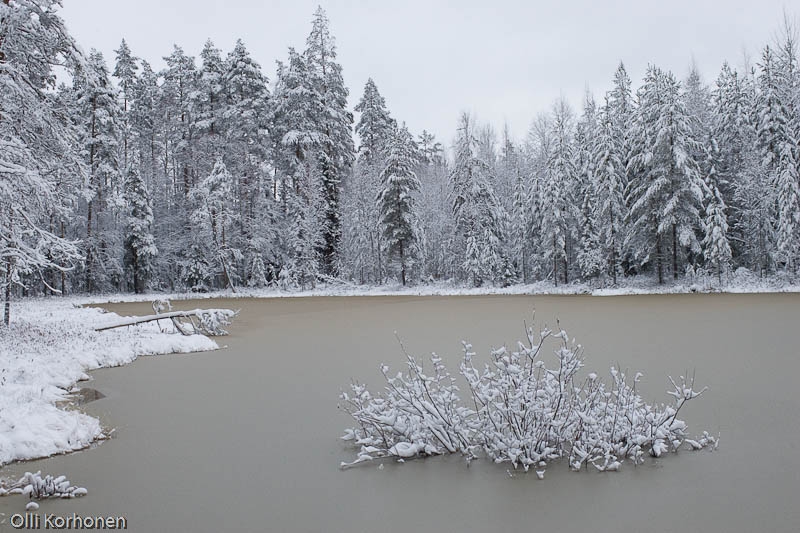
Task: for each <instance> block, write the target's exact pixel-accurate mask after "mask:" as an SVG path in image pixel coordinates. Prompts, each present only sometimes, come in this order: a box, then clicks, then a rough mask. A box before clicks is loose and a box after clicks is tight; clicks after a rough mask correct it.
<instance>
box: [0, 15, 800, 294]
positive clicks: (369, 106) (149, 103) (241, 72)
mask: <svg viewBox="0 0 800 533" xmlns="http://www.w3.org/2000/svg"><path fill="white" fill-rule="evenodd" d="M57 7H58V2H55V1H53V0H40V1H37V2H33V1H31V0H2V1H0V144H2V150H0V179H2V186H0V254H1V255H0V260H2V265H3V269H2V270H3V272H2V282H3V285H4V287H5V288H6V290H7V292H9V291H13V290H17V291H22V290H23V288H24V290H25V291H29V292H32V293H42V292H44V293H50V292H58V291H62V292H64V293H71V292H101V291H102V292H105V291H136V292H142V291H145V290H151V289H155V290H184V289H187V290H193V291H205V290H210V289H213V288H224V287H230V288H235V287H238V286H242V285H246V286H252V287H262V286H266V285H268V284H274V285H277V286H281V287H290V286H291V287H310V286H313V285H314V284H316V283H318V282H320V281H327V280H332V279H337V278H338V279H343V280H349V281H353V282H357V283H369V284H376V283H378V284H379V283H384V282H386V281H387V280H389V279H395V278H396V279H398V280H401V281H402V282H403V283H406V282H411V281H414V282H417V281H420V280H423V281H427V280H431V279H433V280H438V279H454V280H457V281H461V282H466V283H470V284H474V285H482V284H495V285H508V284H512V283H520V282H531V281H536V280H544V279H550V280H553V281H555V282H556V283H568V282H571V281H573V280H594V281H593V282H595V283H607V284H617V283H619V282H621V280H622V278H623V277H624V276H629V275H633V274H640V273H646V274H649V275H652V276H654V277H655V278H657V279H658V281H659V282H663V281H665V280H666V279H669V278H674V279H677V278H679V277H680V276H682V275H683V273H684V272H685V271H686V269H687V268H691V269H694V270H697V269H701V268H702V269H707V270H708V271H710V272H713V273H714V275H716V276H718V277H719V279H720V281H724V279H725V277H726V276H727V274H728V273H729V272H731V271H732V270H733V269H736V268H739V267H744V268H747V269H750V270H752V271H753V272H757V273H759V274H761V275H767V274H774V273H783V272H786V273H789V274H791V275H793V274H795V273H796V270H797V267H798V260H800V179H799V178H798V161H800V157H798V155H800V154H799V152H800V147H799V145H798V139H800V74H799V73H798V63H797V49H796V43H795V41H794V33H793V31H792V27H791V25H790V24H787V25H786V28H785V30H786V31H784V32H783V38H782V40H780V41H779V42H778V43H777V46H770V47H765V48H764V50H763V53H762V54H761V56H760V60H759V61H758V63H757V64H756V65H754V66H753V67H752V68H749V69H746V70H745V71H742V72H737V71H736V70H734V69H733V68H731V67H730V66H729V65H728V64H727V63H726V64H725V65H723V67H722V70H721V72H720V74H719V77H718V78H717V80H716V82H715V83H713V85H712V86H711V87H708V86H706V85H705V84H704V83H703V81H702V80H701V78H700V76H699V74H698V72H697V70H696V69H694V68H693V69H692V70H691V72H690V74H689V76H688V78H687V79H686V80H684V81H683V82H679V81H678V80H677V79H676V78H675V76H674V75H673V74H672V73H670V72H665V71H663V70H661V69H659V68H657V67H655V66H651V67H649V68H648V70H647V73H646V75H645V78H644V80H643V81H642V83H641V85H640V86H639V88H638V89H637V90H635V91H634V90H633V88H632V86H631V81H630V79H629V78H628V75H627V73H626V71H625V68H624V66H623V65H622V64H620V66H619V68H618V69H617V72H616V73H615V75H614V88H613V89H612V90H611V91H610V92H608V93H607V94H606V95H604V97H603V98H602V100H601V101H600V102H599V103H598V102H596V101H595V100H594V98H593V97H592V96H591V95H588V94H587V96H586V99H585V102H584V105H583V110H582V113H581V114H580V115H576V113H575V112H574V111H573V110H572V109H571V108H570V106H569V105H568V104H567V103H566V102H565V101H563V100H560V101H557V102H556V103H555V104H554V106H553V108H552V109H551V110H550V111H549V112H548V113H543V114H541V115H539V116H537V117H536V119H535V120H534V121H533V123H532V125H531V128H530V132H529V134H528V136H527V137H526V138H525V139H524V140H522V141H517V140H515V139H513V138H511V136H510V135H509V133H508V128H507V127H506V128H504V130H503V131H502V133H501V135H499V136H498V135H497V134H496V133H495V131H494V130H493V129H492V127H491V126H488V125H480V124H476V123H475V120H474V117H470V116H468V115H466V114H465V115H463V116H462V117H461V118H460V120H459V125H458V131H457V135H456V138H455V142H454V143H453V146H452V150H451V151H449V156H447V155H446V154H445V151H444V150H443V147H442V145H441V144H440V143H439V142H437V140H436V139H435V138H434V136H433V135H431V134H430V133H428V132H426V131H423V132H422V133H421V134H420V135H419V136H416V137H414V136H412V135H411V134H410V133H409V131H408V128H407V127H406V126H405V124H398V122H397V121H396V120H395V119H394V118H392V117H391V114H390V112H389V111H388V108H387V105H386V102H385V100H384V99H383V97H382V96H381V95H380V93H379V91H378V88H377V86H376V84H375V83H374V82H373V81H372V80H369V81H368V82H367V84H366V87H365V88H364V92H363V96H362V97H361V99H360V101H359V103H358V105H357V106H356V107H355V109H354V111H355V112H356V113H357V117H358V121H357V122H356V123H355V124H354V117H353V113H351V111H350V110H348V108H347V98H348V89H347V86H346V85H345V82H344V78H343V73H342V68H341V65H340V64H339V63H338V61H337V54H336V46H335V41H334V38H333V36H332V35H331V33H330V29H329V24H328V19H327V17H326V15H325V13H324V11H323V10H322V9H321V8H320V9H318V10H317V11H316V13H315V14H314V17H313V20H312V29H311V32H310V34H309V36H308V39H307V41H306V47H305V49H304V50H302V51H296V50H294V49H289V53H288V59H287V60H286V61H285V62H279V63H278V67H277V72H276V73H275V75H274V79H273V81H272V82H270V80H269V79H268V78H267V76H266V75H265V74H264V73H263V71H262V69H261V67H260V65H259V64H258V63H257V62H256V61H255V60H254V59H253V58H252V56H251V54H250V53H249V52H248V50H247V48H246V47H245V45H244V43H242V42H241V41H237V43H236V45H235V47H234V48H233V50H231V51H230V52H228V53H227V54H224V55H223V53H222V52H221V51H220V50H219V49H217V48H216V47H215V46H214V44H213V43H211V42H210V41H209V42H207V43H206V45H205V47H204V48H203V50H202V52H201V53H200V57H199V58H198V59H197V60H196V59H195V58H193V57H190V56H188V55H187V54H186V53H185V52H184V51H183V50H182V49H181V48H180V47H178V46H175V47H174V49H173V51H172V53H171V54H170V55H169V56H167V57H166V58H164V59H165V62H166V67H165V68H164V69H163V70H161V71H160V72H155V71H154V70H153V69H152V67H151V66H150V65H149V64H148V63H147V62H146V61H145V60H143V59H140V58H137V57H136V56H135V55H134V54H133V52H132V51H131V50H130V49H129V48H128V46H127V45H126V43H125V41H124V40H123V41H122V43H121V45H120V47H119V49H118V50H117V51H116V57H115V58H114V61H113V63H114V68H113V69H109V68H108V67H107V65H106V62H105V60H104V58H103V57H102V55H100V54H99V53H98V52H95V51H92V52H90V53H89V54H88V55H84V54H82V53H81V52H80V50H79V48H78V47H77V46H76V45H75V43H74V41H73V40H72V38H71V37H70V36H69V33H68V32H67V30H66V28H65V27H64V24H63V21H61V19H59V18H58V16H57V13H56V8H57ZM56 65H59V66H62V67H65V68H66V70H67V71H68V72H69V73H71V80H72V81H71V83H69V84H62V85H60V86H58V87H56V86H55V77H54V74H53V68H54V67H55V66H56ZM354 131H355V133H356V134H357V139H358V141H359V146H358V149H356V146H355V142H354V136H353V133H354ZM7 296H8V295H7Z"/></svg>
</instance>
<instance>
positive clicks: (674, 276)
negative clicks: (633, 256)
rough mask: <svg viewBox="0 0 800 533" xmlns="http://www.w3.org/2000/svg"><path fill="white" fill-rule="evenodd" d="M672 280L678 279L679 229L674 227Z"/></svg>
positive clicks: (675, 225)
mask: <svg viewBox="0 0 800 533" xmlns="http://www.w3.org/2000/svg"><path fill="white" fill-rule="evenodd" d="M672 279H674V280H677V279H678V227H677V224H673V225H672Z"/></svg>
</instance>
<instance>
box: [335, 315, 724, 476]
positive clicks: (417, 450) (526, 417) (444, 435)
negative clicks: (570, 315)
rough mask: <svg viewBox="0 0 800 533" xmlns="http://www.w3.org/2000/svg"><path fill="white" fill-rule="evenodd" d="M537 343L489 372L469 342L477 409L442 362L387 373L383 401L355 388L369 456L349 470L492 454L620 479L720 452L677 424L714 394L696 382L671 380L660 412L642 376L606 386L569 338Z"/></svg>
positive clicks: (349, 434)
mask: <svg viewBox="0 0 800 533" xmlns="http://www.w3.org/2000/svg"><path fill="white" fill-rule="evenodd" d="M548 339H550V340H555V341H558V346H557V348H556V349H555V364H552V365H549V366H548V365H547V364H546V363H545V361H544V360H543V358H542V357H541V354H542V349H543V346H545V343H546V341H548ZM527 341H528V342H527V344H523V343H519V344H518V349H517V350H516V351H508V350H507V349H506V348H500V349H497V350H494V351H492V353H491V358H490V360H489V362H487V363H485V364H484V365H483V367H482V368H478V367H476V366H475V364H474V362H473V361H474V357H475V353H474V352H473V351H472V346H471V345H470V344H467V343H464V356H463V359H462V361H461V364H460V368H459V370H460V372H459V373H460V374H461V376H462V378H463V379H464V380H465V382H466V385H467V388H466V389H467V391H468V393H469V398H468V401H467V402H465V401H464V400H462V398H461V397H460V396H459V387H458V385H457V383H456V381H457V380H456V378H455V377H453V376H451V374H450V373H449V372H448V370H447V368H446V367H445V366H444V365H443V364H442V361H441V358H439V357H438V356H436V355H435V354H434V355H433V356H432V357H431V363H432V365H433V366H432V372H431V374H426V373H425V370H424V368H423V366H422V363H420V362H418V361H417V360H416V359H414V358H413V357H411V356H408V355H407V356H406V357H407V361H406V367H407V370H406V371H405V372H398V373H397V374H395V375H391V374H390V373H389V368H388V367H387V366H386V365H382V366H381V373H382V374H383V375H384V377H385V379H386V387H385V388H384V391H383V392H382V393H380V394H377V395H374V394H372V393H370V391H369V390H368V389H367V387H366V386H365V385H363V384H360V383H354V384H352V385H351V387H350V391H349V392H343V393H342V394H341V399H342V400H343V404H342V406H343V408H344V410H345V411H346V412H347V413H349V414H350V415H351V416H352V417H353V419H354V420H355V421H356V422H357V426H356V427H354V428H351V429H348V430H346V431H345V434H344V436H343V437H342V438H343V439H345V440H350V441H353V442H354V443H355V444H357V445H359V446H360V447H361V448H360V451H359V453H358V456H357V458H356V460H355V461H352V462H350V463H342V465H341V466H342V467H349V466H353V465H355V464H358V463H361V462H363V461H369V460H372V459H379V458H384V457H397V458H401V459H407V458H412V457H424V456H431V455H441V454H445V453H461V454H462V455H464V456H465V457H466V459H467V460H468V461H470V460H472V459H474V458H476V457H478V456H479V454H483V455H485V456H486V457H488V458H490V459H492V460H493V461H495V462H497V463H503V462H510V463H511V464H512V465H513V466H514V468H517V467H522V468H523V469H524V470H525V471H527V470H528V469H529V468H530V467H532V466H533V467H537V468H542V467H544V466H546V465H547V463H548V462H550V461H554V460H556V459H561V458H566V459H567V461H568V464H569V466H570V467H571V468H572V469H574V470H579V469H580V468H581V467H587V466H588V465H590V464H591V465H593V466H594V467H595V468H597V469H598V470H601V471H602V470H617V469H618V468H619V466H620V465H621V463H622V462H623V461H624V460H626V459H628V460H630V461H631V462H633V463H634V464H639V463H641V462H643V461H644V457H645V456H646V455H651V456H653V457H660V456H661V455H662V454H664V453H667V452H670V451H677V450H678V449H679V448H681V446H683V444H684V443H686V444H688V445H689V446H690V447H691V448H692V449H700V448H704V447H707V446H712V447H715V446H716V444H717V441H716V439H715V438H714V437H711V436H709V435H708V434H707V433H704V436H703V437H701V438H699V439H696V440H690V439H688V438H687V433H686V423H685V422H683V421H682V420H680V419H678V418H677V415H678V412H679V411H680V409H681V408H682V407H683V405H684V404H685V403H686V402H687V401H689V400H692V399H694V398H697V397H698V396H700V395H701V394H703V392H704V391H705V389H702V390H699V391H697V390H695V389H694V378H693V377H692V378H687V377H684V376H681V377H680V379H679V380H677V381H675V380H673V379H672V378H669V380H670V383H671V386H672V389H671V390H669V391H668V394H669V395H670V396H672V402H671V404H669V405H655V404H653V405H650V404H647V403H646V402H645V401H644V400H643V399H642V397H641V396H640V395H639V393H638V392H637V390H636V387H637V384H638V382H639V380H640V378H641V376H642V374H640V373H636V374H635V375H634V376H633V378H632V379H629V378H628V377H627V376H626V375H625V373H623V372H621V371H620V370H618V369H616V368H614V367H612V368H611V370H610V376H611V379H610V381H609V383H608V384H606V383H604V382H603V380H602V379H600V378H599V377H598V376H597V374H596V373H594V372H591V373H588V374H587V373H583V372H581V369H582V368H583V366H584V360H583V350H582V349H581V347H580V346H579V345H576V344H575V343H574V341H573V342H569V340H568V337H567V334H566V332H564V331H563V330H559V331H558V332H556V333H554V332H552V331H550V330H548V329H545V330H543V331H542V332H541V333H539V334H538V335H537V334H535V333H534V331H533V329H532V328H529V329H528V330H527ZM540 472H541V471H540Z"/></svg>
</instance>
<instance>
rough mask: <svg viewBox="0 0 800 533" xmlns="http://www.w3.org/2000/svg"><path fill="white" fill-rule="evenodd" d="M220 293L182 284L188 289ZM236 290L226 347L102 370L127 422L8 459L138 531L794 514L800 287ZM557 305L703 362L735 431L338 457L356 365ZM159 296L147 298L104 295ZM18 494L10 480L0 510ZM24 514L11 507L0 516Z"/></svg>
mask: <svg viewBox="0 0 800 533" xmlns="http://www.w3.org/2000/svg"><path fill="white" fill-rule="evenodd" d="M209 305H212V304H211V303H210V302H209V301H204V302H200V303H198V302H181V303H179V306H180V307H181V308H193V307H198V306H209ZM213 305H215V306H230V307H235V308H241V309H242V312H241V314H240V316H239V318H238V319H237V320H236V322H235V325H234V326H233V327H232V328H231V335H230V336H229V337H224V338H220V339H219V340H220V343H221V344H226V345H227V346H228V348H227V349H224V350H221V351H217V352H211V353H203V354H192V355H172V356H161V357H149V358H142V359H139V360H138V361H136V362H135V363H133V364H132V365H130V366H128V367H125V368H121V369H105V370H100V371H97V372H94V378H95V379H94V382H93V383H92V384H91V386H92V387H93V388H96V389H97V390H99V391H101V392H102V393H103V394H105V395H106V397H105V398H102V399H100V400H97V401H95V402H92V403H91V404H88V405H86V406H85V409H86V411H87V412H89V413H92V414H94V415H98V416H100V417H101V419H102V420H103V422H104V423H105V424H106V425H109V426H113V427H116V428H117V432H116V438H114V439H113V440H110V441H108V442H105V443H103V444H102V445H100V446H98V447H96V448H94V449H91V450H87V451H84V452H80V453H77V454H73V455H69V456H60V457H54V458H50V459H46V460H42V461H35V462H32V463H27V464H17V465H10V466H9V467H6V468H5V469H4V470H2V471H0V474H3V475H12V474H14V473H18V472H23V471H25V470H31V469H35V470H39V469H41V470H43V471H46V472H49V473H53V474H61V473H64V474H67V476H68V477H69V479H70V480H72V481H73V482H74V483H77V484H80V485H82V486H85V487H87V488H88V489H89V495H88V496H87V497H85V498H83V499H80V500H73V501H45V502H43V504H42V508H41V509H40V513H44V512H47V513H50V512H53V513H59V514H69V515H71V514H72V513H73V512H76V513H78V514H80V515H84V514H93V515H94V514H102V515H124V516H126V517H127V519H128V524H129V529H130V530H132V531H150V532H158V531H170V532H173V531H174V532H182V531H187V532H206V531H207V532H218V531H230V532H233V531H275V532H283V531H288V532H294V531H309V532H317V531H348V532H355V531H364V532H371V531H398V532H404V533H407V532H409V531H459V532H469V531H481V532H483V531H526V532H527V531H588V530H594V531H619V532H640V531H652V532H668V531H676V532H678V531H680V532H685V531H704V532H709V531H711V532H726V533H727V532H740V531H741V532H751V531H770V532H778V531H786V532H789V531H792V532H796V531H798V530H800V505H798V494H800V428H798V415H799V414H800V392H799V391H798V389H797V382H798V376H800V350H799V349H798V346H800V295H680V296H635V297H604V298H600V297H587V296H580V297H563V296H560V297H521V296H499V297H367V298H353V297H350V298H299V299H272V300H233V301H216V302H214V304H213ZM534 306H535V307H536V312H537V323H541V322H542V321H547V322H549V323H551V324H553V323H554V322H555V319H556V318H559V319H560V320H561V324H562V326H563V327H564V328H565V329H566V330H567V331H568V332H569V333H570V334H571V335H573V336H576V337H577V338H578V340H579V341H580V342H581V343H582V344H583V345H584V346H585V347H586V355H587V366H588V367H590V368H592V369H596V370H599V371H602V372H605V370H606V369H607V368H608V366H609V365H610V364H612V363H617V362H618V363H619V364H620V365H621V366H622V367H623V368H625V367H629V368H631V369H637V370H641V371H643V372H644V373H645V379H644V382H643V390H644V392H645V395H646V397H649V398H657V399H666V396H665V395H664V394H663V391H664V390H665V389H666V376H667V374H673V375H678V374H680V373H682V372H683V371H684V370H685V369H689V370H690V371H691V370H696V373H697V380H698V383H700V384H705V385H708V386H709V387H710V390H709V392H708V393H707V395H706V396H705V397H704V398H702V399H701V400H698V401H696V402H692V403H690V404H689V405H687V406H686V410H685V411H682V412H681V414H682V415H683V418H684V419H685V420H687V422H689V424H690V426H691V429H692V430H697V431H700V430H702V429H704V428H705V429H709V430H710V431H713V432H714V433H715V434H716V433H717V432H720V433H721V434H722V442H721V445H720V448H719V450H718V451H717V452H714V453H710V452H699V453H698V452H688V451H687V452H682V453H680V454H679V455H677V456H671V457H668V458H666V459H662V460H659V461H652V462H648V463H647V464H645V465H644V466H640V467H637V468H633V467H632V466H631V465H628V464H626V465H624V466H623V469H622V471H620V472H618V473H604V474H601V473H597V472H593V471H592V472H581V473H573V472H569V471H568V470H567V467H566V465H554V466H551V467H550V468H549V469H548V472H547V478H546V479H545V480H544V481H540V480H538V479H536V476H535V475H523V474H518V475H516V476H515V477H514V478H510V477H509V476H508V475H507V474H506V468H507V467H506V466H497V465H493V464H490V463H488V462H486V461H478V462H475V463H473V464H472V466H470V467H467V466H466V465H465V464H464V462H463V461H462V460H461V459H460V458H457V457H450V458H434V459H428V460H424V461H412V462H408V463H406V464H403V465H398V464H394V463H389V464H386V467H385V468H384V469H383V470H379V469H378V468H377V465H375V464H367V465H366V466H363V467H359V468H354V469H351V470H348V471H340V470H339V469H338V464H339V462H340V461H342V460H350V459H352V458H353V457H354V455H353V451H352V450H351V449H350V448H349V447H348V446H347V445H346V444H345V443H343V442H341V441H339V440H338V437H339V435H340V434H341V432H342V430H343V429H344V428H345V427H346V426H347V425H348V424H349V419H348V418H347V416H346V415H344V414H343V413H341V412H339V411H338V410H337V408H336V403H337V395H338V393H339V391H340V389H341V388H342V387H344V386H346V385H347V383H348V382H349V381H350V379H351V378H355V379H358V380H361V381H367V382H368V383H371V384H373V385H374V386H379V385H380V380H379V378H380V374H379V372H378V364H379V363H381V362H386V363H389V364H390V365H392V366H393V367H397V366H399V365H400V363H401V362H402V358H403V356H402V353H401V351H400V349H399V347H398V345H397V342H396V340H395V338H394V331H397V333H398V334H399V335H400V337H401V338H402V339H403V341H404V343H405V345H406V349H407V350H409V351H410V352H413V353H416V354H427V353H428V352H430V351H436V352H438V353H439V354H440V355H442V356H445V359H446V360H449V361H450V362H452V365H451V368H453V369H455V368H456V362H457V361H458V358H459V357H460V355H461V354H460V341H461V339H467V340H470V341H471V342H472V343H473V344H474V345H475V346H476V348H477V349H478V350H479V354H481V355H482V356H484V355H485V353H486V350H487V349H488V348H489V346H490V345H495V346H496V345H499V344H502V343H504V342H507V343H513V342H514V341H516V339H518V338H521V337H522V333H523V326H522V321H523V320H525V319H528V320H530V312H531V309H532V308H533V307H534ZM109 308H111V309H112V310H114V311H115V312H118V313H123V314H147V313H148V312H150V311H149V310H150V306H149V304H124V305H113V306H109ZM23 507H24V501H23V500H22V499H21V498H3V499H0V513H6V518H7V516H8V515H9V514H10V513H14V512H19V511H21V510H22V509H23ZM3 528H6V529H5V530H11V527H10V526H9V524H8V523H6V524H3V525H0V530H3Z"/></svg>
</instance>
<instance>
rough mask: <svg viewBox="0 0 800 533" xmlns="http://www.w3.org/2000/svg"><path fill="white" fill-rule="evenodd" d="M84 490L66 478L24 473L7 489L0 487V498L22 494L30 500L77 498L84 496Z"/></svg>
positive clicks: (40, 473) (38, 473)
mask: <svg viewBox="0 0 800 533" xmlns="http://www.w3.org/2000/svg"><path fill="white" fill-rule="evenodd" d="M86 492H87V491H86V489H84V488H83V487H76V486H74V485H72V484H71V483H70V482H69V480H68V479H67V478H66V476H58V477H53V476H51V475H49V474H48V475H46V476H44V477H42V472H41V471H39V472H36V473H33V474H32V473H30V472H25V475H24V476H22V477H21V478H20V479H19V480H18V481H15V482H14V483H12V484H11V485H10V486H9V487H8V488H4V487H0V496H6V495H8V494H22V495H25V496H28V497H29V498H31V499H36V500H44V499H46V498H77V497H80V496H85V495H86Z"/></svg>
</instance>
